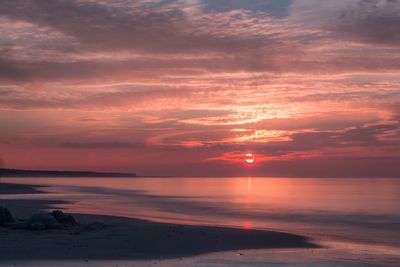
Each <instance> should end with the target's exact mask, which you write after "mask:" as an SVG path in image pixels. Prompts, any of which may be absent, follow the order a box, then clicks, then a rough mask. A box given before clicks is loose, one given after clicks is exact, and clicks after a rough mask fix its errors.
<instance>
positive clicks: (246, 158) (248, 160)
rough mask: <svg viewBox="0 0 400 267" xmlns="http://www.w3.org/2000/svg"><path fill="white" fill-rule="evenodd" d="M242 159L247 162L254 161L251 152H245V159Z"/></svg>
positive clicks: (251, 162)
mask: <svg viewBox="0 0 400 267" xmlns="http://www.w3.org/2000/svg"><path fill="white" fill-rule="evenodd" d="M244 161H245V162H246V163H247V164H253V163H254V161H255V157H254V155H253V154H252V153H247V154H246V157H245V159H244Z"/></svg>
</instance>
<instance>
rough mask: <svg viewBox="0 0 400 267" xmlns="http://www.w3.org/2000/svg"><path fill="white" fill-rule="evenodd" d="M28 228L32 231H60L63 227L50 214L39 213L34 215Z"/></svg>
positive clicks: (28, 223)
mask: <svg viewBox="0 0 400 267" xmlns="http://www.w3.org/2000/svg"><path fill="white" fill-rule="evenodd" d="M27 228H28V229H30V230H45V229H60V228H61V226H60V225H59V224H58V223H57V221H56V219H54V217H53V216H51V215H50V214H48V213H38V214H34V215H32V217H31V218H30V219H29V221H28V222H27Z"/></svg>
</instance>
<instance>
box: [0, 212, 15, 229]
mask: <svg viewBox="0 0 400 267" xmlns="http://www.w3.org/2000/svg"><path fill="white" fill-rule="evenodd" d="M14 222H15V220H14V218H13V216H12V214H11V212H10V211H9V210H8V209H7V208H5V207H0V226H8V225H9V224H12V223H14Z"/></svg>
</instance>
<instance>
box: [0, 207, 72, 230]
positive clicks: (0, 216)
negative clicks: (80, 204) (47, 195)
mask: <svg viewBox="0 0 400 267" xmlns="http://www.w3.org/2000/svg"><path fill="white" fill-rule="evenodd" d="M75 224H76V221H75V218H74V217H73V216H72V215H69V214H65V213H64V212H62V211H61V210H54V211H52V212H50V213H38V214H34V215H32V216H31V217H30V218H29V220H27V221H25V222H24V221H17V220H15V219H14V217H13V216H12V214H11V212H10V211H9V210H8V209H7V208H5V207H0V227H12V228H18V229H29V230H47V229H63V228H65V227H67V226H71V225H75Z"/></svg>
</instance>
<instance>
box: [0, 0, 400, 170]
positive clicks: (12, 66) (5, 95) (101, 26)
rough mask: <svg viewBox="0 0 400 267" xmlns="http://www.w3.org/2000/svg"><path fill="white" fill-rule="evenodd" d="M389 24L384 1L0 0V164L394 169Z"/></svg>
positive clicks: (398, 148) (398, 83)
mask: <svg viewBox="0 0 400 267" xmlns="http://www.w3.org/2000/svg"><path fill="white" fill-rule="evenodd" d="M399 29H400V1H398V0H341V1H337V0H324V1H321V0H263V1H258V0H136V1H134V0H132V1H129V0H110V1H105V0H36V1H35V0H4V1H2V3H1V5H0V129H1V130H0V159H1V162H2V165H3V167H7V168H22V169H48V170H93V171H119V172H136V173H138V174H141V175H166V176H175V175H177V176H236V175H251V176H295V177H297V176H301V177H400V168H399V166H400V30H399ZM247 153H253V154H254V155H255V163H254V164H245V162H244V159H245V154H247Z"/></svg>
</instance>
